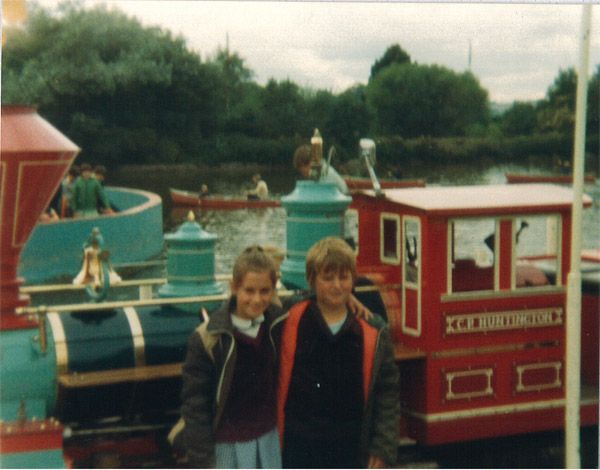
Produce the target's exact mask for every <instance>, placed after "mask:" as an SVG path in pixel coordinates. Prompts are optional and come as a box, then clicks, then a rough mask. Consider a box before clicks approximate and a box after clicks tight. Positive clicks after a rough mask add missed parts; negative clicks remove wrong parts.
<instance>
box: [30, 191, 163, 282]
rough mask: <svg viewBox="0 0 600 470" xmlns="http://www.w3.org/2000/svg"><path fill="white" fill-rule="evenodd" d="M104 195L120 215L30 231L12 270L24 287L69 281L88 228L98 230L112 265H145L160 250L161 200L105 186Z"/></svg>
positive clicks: (77, 267)
mask: <svg viewBox="0 0 600 470" xmlns="http://www.w3.org/2000/svg"><path fill="white" fill-rule="evenodd" d="M106 193H107V195H108V197H109V199H110V201H111V202H112V203H113V204H114V205H115V206H116V207H117V208H118V209H119V211H120V212H118V213H116V214H115V215H113V216H98V217H92V218H89V219H63V220H61V221H59V222H51V223H44V224H38V225H37V226H36V227H35V229H34V230H33V232H32V234H31V237H30V238H29V240H28V241H27V244H26V245H25V247H24V248H23V251H22V253H21V258H20V262H19V268H18V272H19V275H20V276H22V277H24V278H25V282H26V283H27V284H38V283H42V282H45V281H48V280H50V279H53V278H57V277H59V276H71V277H75V275H76V274H77V273H78V272H79V270H80V269H81V262H82V253H83V244H84V242H85V241H86V240H87V239H88V237H89V235H90V233H91V231H92V229H93V228H94V227H98V228H99V229H100V231H101V232H102V235H103V236H104V238H105V240H106V249H107V250H108V251H109V252H110V262H111V263H112V264H113V265H116V264H124V263H132V262H137V261H145V260H147V259H150V258H153V257H156V256H158V255H159V254H160V253H161V252H162V249H163V233H162V229H163V219H162V200H161V198H160V197H159V196H158V195H156V194H154V193H150V192H147V191H140V190H137V189H129V188H116V187H107V188H106ZM132 241H135V243H132Z"/></svg>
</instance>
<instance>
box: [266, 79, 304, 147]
mask: <svg viewBox="0 0 600 470" xmlns="http://www.w3.org/2000/svg"><path fill="white" fill-rule="evenodd" d="M259 113H260V118H261V123H262V126H261V130H262V132H261V133H262V135H263V136H265V137H268V138H282V137H294V136H297V137H299V138H300V136H305V135H307V134H308V133H309V132H311V131H312V126H311V124H309V123H308V119H307V108H306V101H305V99H304V97H303V95H302V92H301V89H300V87H299V86H298V85H296V84H295V83H293V82H291V81H290V80H283V81H281V82H277V81H276V80H274V79H271V80H269V81H268V83H267V84H266V86H265V87H264V89H263V90H262V92H261V108H260V111H259ZM309 135H310V134H309Z"/></svg>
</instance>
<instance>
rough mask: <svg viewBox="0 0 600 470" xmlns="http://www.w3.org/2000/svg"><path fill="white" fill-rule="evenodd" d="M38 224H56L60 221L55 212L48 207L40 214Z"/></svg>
mask: <svg viewBox="0 0 600 470" xmlns="http://www.w3.org/2000/svg"><path fill="white" fill-rule="evenodd" d="M38 220H39V221H40V222H56V221H58V220H60V218H59V217H58V214H57V213H56V211H55V210H54V209H53V208H52V207H49V208H48V209H46V210H45V211H44V212H42V213H41V214H40V218H39V219H38Z"/></svg>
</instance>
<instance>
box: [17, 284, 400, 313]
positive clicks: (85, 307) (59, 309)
mask: <svg viewBox="0 0 600 470" xmlns="http://www.w3.org/2000/svg"><path fill="white" fill-rule="evenodd" d="M382 287H383V288H384V289H385V290H389V289H397V288H399V285H398V284H390V285H386V286H382ZM379 290H381V288H380V287H378V286H376V285H373V286H359V287H356V288H355V292H375V291H379ZM297 294H299V291H297V290H279V291H277V295H278V296H279V297H291V296H293V295H297ZM228 298H229V294H215V295H196V296H190V297H169V298H156V299H144V300H119V301H111V302H102V303H79V304H63V305H51V306H48V305H40V306H37V307H35V306H34V307H19V308H17V309H16V314H17V315H46V314H47V313H50V312H52V313H65V312H73V311H76V312H77V313H86V312H89V313H93V312H97V311H102V310H112V309H116V308H124V307H151V306H159V305H181V304H193V303H206V302H219V301H224V300H227V299H228Z"/></svg>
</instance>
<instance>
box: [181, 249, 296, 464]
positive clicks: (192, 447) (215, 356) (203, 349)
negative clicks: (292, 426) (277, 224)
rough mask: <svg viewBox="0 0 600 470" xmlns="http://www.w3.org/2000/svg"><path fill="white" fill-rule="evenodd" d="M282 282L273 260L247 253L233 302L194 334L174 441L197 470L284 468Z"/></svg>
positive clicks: (239, 265) (238, 268) (237, 269)
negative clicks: (279, 425)
mask: <svg viewBox="0 0 600 470" xmlns="http://www.w3.org/2000/svg"><path fill="white" fill-rule="evenodd" d="M276 282H277V272H276V268H275V265H274V263H273V260H272V259H271V258H270V257H269V256H268V255H267V254H266V253H265V252H264V250H263V249H262V248H261V247H258V246H252V247H249V248H246V249H245V250H244V251H243V252H242V253H241V254H240V255H239V256H238V258H237V259H236V261H235V264H234V267H233V279H232V281H231V293H232V295H231V297H230V299H229V301H228V302H226V303H225V304H224V305H223V306H222V307H221V308H220V309H218V310H217V311H216V312H214V313H212V314H211V315H210V318H209V320H208V321H206V322H204V323H202V325H200V326H199V327H198V328H197V329H196V331H195V332H194V333H193V334H192V336H191V337H190V340H189V342H188V350H187V356H186V359H185V362H184V365H183V372H182V379H183V388H182V408H181V415H182V419H181V420H180V422H179V423H178V426H176V427H175V428H174V429H173V431H172V432H171V436H170V439H171V440H174V441H175V442H177V441H178V440H180V442H181V443H182V444H183V447H184V448H185V450H186V453H187V456H188V461H189V465H190V466H191V467H192V468H201V467H209V468H210V467H215V466H216V468H281V452H280V447H279V437H278V434H277V429H276V409H275V402H276V401H275V400H276V385H277V373H276V362H277V357H278V349H277V347H276V345H278V344H280V342H279V337H280V335H281V328H282V325H283V320H284V319H285V315H284V312H283V310H282V309H281V308H280V307H278V306H276V305H274V304H273V303H272V302H271V300H272V298H273V295H274V293H275V285H276ZM178 427H179V429H177V428H178Z"/></svg>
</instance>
